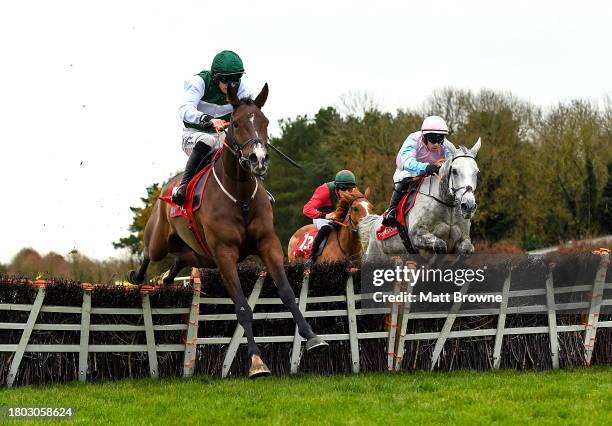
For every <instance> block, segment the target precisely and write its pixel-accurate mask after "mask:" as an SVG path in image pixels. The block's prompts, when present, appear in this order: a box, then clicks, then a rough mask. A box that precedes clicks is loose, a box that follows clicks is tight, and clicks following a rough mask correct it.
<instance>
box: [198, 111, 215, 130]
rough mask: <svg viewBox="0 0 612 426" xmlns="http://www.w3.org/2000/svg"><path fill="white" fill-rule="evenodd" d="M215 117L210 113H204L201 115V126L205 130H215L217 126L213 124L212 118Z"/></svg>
mask: <svg viewBox="0 0 612 426" xmlns="http://www.w3.org/2000/svg"><path fill="white" fill-rule="evenodd" d="M213 118H214V117H213V116H212V115H208V114H202V115H201V116H200V123H199V124H200V127H201V128H202V129H204V130H214V128H215V126H213V124H212V121H211V120H212V119H213Z"/></svg>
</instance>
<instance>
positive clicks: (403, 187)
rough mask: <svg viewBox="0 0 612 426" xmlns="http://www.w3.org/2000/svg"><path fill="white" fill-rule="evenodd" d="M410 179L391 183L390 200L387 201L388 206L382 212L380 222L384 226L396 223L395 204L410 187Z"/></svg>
mask: <svg viewBox="0 0 612 426" xmlns="http://www.w3.org/2000/svg"><path fill="white" fill-rule="evenodd" d="M410 184H411V181H410V180H408V179H404V180H402V181H400V182H397V183H396V184H394V185H393V194H391V201H390V202H389V208H388V209H387V211H386V213H385V214H384V218H383V220H382V224H383V225H385V226H394V225H396V224H397V205H398V204H399V202H400V201H402V197H403V196H404V194H406V192H408V190H409V189H410V186H411V185H410Z"/></svg>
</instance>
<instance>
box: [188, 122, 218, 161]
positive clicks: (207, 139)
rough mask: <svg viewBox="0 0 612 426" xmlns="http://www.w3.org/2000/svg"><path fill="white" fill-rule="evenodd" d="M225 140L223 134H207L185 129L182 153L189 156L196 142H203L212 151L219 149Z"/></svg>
mask: <svg viewBox="0 0 612 426" xmlns="http://www.w3.org/2000/svg"><path fill="white" fill-rule="evenodd" d="M224 139H225V133H223V132H222V133H207V132H203V131H202V130H198V129H191V128H189V127H185V128H184V129H183V151H185V154H187V155H191V151H193V147H194V146H195V145H196V144H197V143H198V142H203V143H205V144H206V145H208V146H209V147H211V148H212V149H219V148H221V145H222V144H223V140H224Z"/></svg>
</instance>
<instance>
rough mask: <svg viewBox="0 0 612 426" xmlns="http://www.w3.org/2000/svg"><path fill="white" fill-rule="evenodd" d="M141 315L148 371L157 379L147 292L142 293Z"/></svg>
mask: <svg viewBox="0 0 612 426" xmlns="http://www.w3.org/2000/svg"><path fill="white" fill-rule="evenodd" d="M142 317H143V320H144V327H145V334H146V337H147V352H148V354H149V372H150V373H151V377H153V378H155V379H157V377H158V376H159V373H158V369H157V350H156V349H155V333H154V332H153V316H152V315H151V302H150V301H149V294H148V293H143V294H142Z"/></svg>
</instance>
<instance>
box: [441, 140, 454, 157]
mask: <svg viewBox="0 0 612 426" xmlns="http://www.w3.org/2000/svg"><path fill="white" fill-rule="evenodd" d="M444 146H445V147H446V148H447V149H448V150H449V151H450V153H451V155H452V156H453V157H454V156H455V154H456V153H457V147H456V146H455V145H454V144H453V143H452V142H451V141H449V140H448V139H446V140H444Z"/></svg>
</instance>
